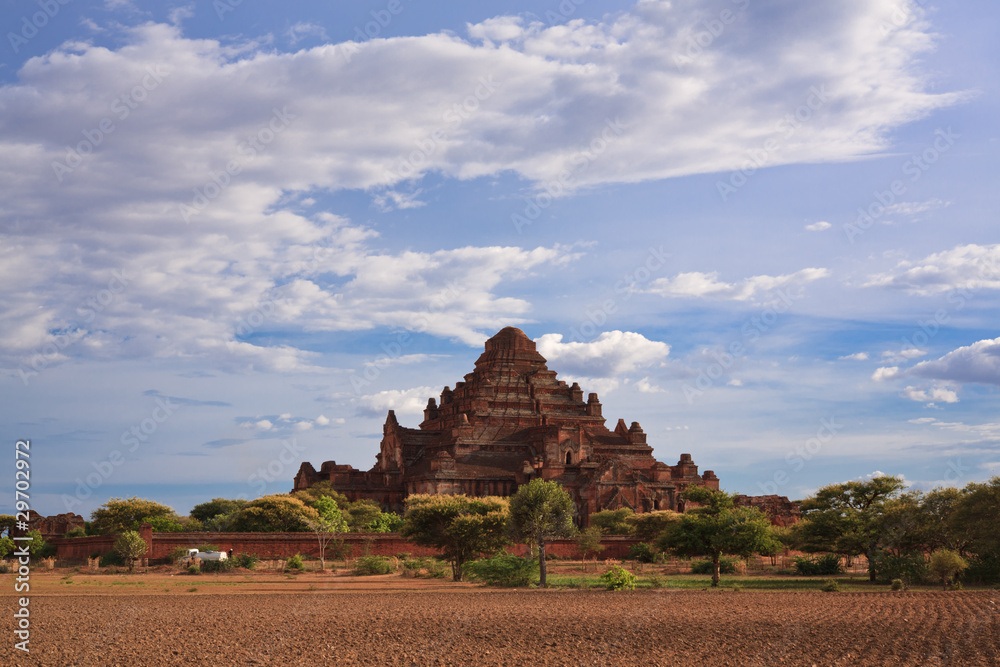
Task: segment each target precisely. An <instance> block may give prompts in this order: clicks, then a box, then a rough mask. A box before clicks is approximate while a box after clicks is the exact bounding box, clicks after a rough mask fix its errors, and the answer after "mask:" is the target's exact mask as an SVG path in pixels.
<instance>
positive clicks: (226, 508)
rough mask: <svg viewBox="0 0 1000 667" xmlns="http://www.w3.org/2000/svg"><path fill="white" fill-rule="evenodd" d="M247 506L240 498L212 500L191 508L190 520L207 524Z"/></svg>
mask: <svg viewBox="0 0 1000 667" xmlns="http://www.w3.org/2000/svg"><path fill="white" fill-rule="evenodd" d="M246 504H247V501H246V500H243V499H242V498H234V499H232V500H230V499H228V498H212V499H211V500H210V501H208V502H207V503H201V504H199V505H195V506H194V507H193V508H191V518H192V519H197V520H198V521H201V522H202V523H207V522H209V521H212V520H213V519H217V518H218V517H221V516H226V515H230V514H233V513H235V512H236V511H237V510H239V509H241V508H242V507H243V506H244V505H246Z"/></svg>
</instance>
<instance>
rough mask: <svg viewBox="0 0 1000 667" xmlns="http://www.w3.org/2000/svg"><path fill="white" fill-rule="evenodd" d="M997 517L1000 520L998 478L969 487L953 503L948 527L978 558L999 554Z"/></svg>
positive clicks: (999, 483)
mask: <svg viewBox="0 0 1000 667" xmlns="http://www.w3.org/2000/svg"><path fill="white" fill-rule="evenodd" d="M997 517H1000V477H994V478H992V479H991V480H990V481H988V482H973V483H971V484H968V485H967V486H966V487H965V488H964V489H963V490H962V496H961V498H960V499H958V500H957V501H956V503H955V506H954V510H953V511H952V513H951V515H950V517H949V518H948V524H949V526H950V528H951V530H952V531H953V532H958V533H959V534H960V535H961V536H962V537H963V538H964V539H965V545H966V547H967V548H968V549H969V550H970V551H972V552H974V553H976V554H979V555H984V554H988V553H993V554H1000V530H997Z"/></svg>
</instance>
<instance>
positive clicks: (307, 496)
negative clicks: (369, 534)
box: [292, 479, 351, 508]
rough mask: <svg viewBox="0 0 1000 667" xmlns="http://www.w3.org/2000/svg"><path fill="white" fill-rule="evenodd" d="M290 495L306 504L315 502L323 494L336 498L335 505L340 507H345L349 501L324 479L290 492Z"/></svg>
mask: <svg viewBox="0 0 1000 667" xmlns="http://www.w3.org/2000/svg"><path fill="white" fill-rule="evenodd" d="M292 495H293V496H294V497H296V498H298V499H299V500H301V501H302V502H304V503H305V504H306V505H312V504H313V503H314V502H316V501H317V500H319V499H320V498H322V497H323V496H327V497H329V498H333V499H334V500H336V501H337V506H338V507H340V508H345V507H347V506H348V505H350V503H351V501H349V500H348V499H347V496H345V495H344V494H342V493H340V492H339V491H336V490H334V488H333V486H332V485H331V484H330V481H329V480H326V479H324V480H323V481H321V482H316V483H315V484H312V485H310V486H309V488H306V489H300V490H298V491H295V492H294V493H292Z"/></svg>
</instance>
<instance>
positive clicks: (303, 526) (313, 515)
mask: <svg viewBox="0 0 1000 667" xmlns="http://www.w3.org/2000/svg"><path fill="white" fill-rule="evenodd" d="M317 519H319V512H317V511H316V510H315V509H314V508H312V507H309V506H308V505H306V504H305V503H304V502H302V501H301V500H299V499H298V498H293V497H292V496H290V495H287V494H283V493H278V494H274V495H270V496H261V497H260V498H257V499H256V500H252V501H250V502H248V503H247V504H246V505H244V506H243V507H242V508H241V509H239V510H237V511H236V514H235V515H234V516H233V521H232V524H231V526H230V527H231V529H232V530H234V531H237V532H245V533H298V532H305V531H307V530H310V528H309V522H310V521H315V520H317Z"/></svg>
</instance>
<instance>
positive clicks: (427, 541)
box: [401, 494, 510, 581]
mask: <svg viewBox="0 0 1000 667" xmlns="http://www.w3.org/2000/svg"><path fill="white" fill-rule="evenodd" d="M509 515H510V507H509V504H508V502H507V499H505V498H498V497H495V496H487V497H483V498H470V497H468V496H465V495H456V496H445V495H425V494H414V495H411V496H410V497H408V498H407V499H406V513H405V514H404V515H403V529H402V531H401V533H402V535H403V537H405V538H407V539H409V540H412V541H413V542H414V543H415V544H419V545H422V546H429V547H437V548H438V549H441V551H442V552H443V553H444V555H445V557H446V558H448V560H449V561H451V571H452V578H453V579H454V580H455V581H461V580H462V566H463V565H464V564H465V563H466V562H467V561H469V560H472V559H474V558H475V557H476V556H478V555H479V554H485V555H487V556H492V555H493V554H495V553H497V552H498V551H500V549H502V548H503V546H504V545H505V544H506V543H507V534H506V528H507V519H508V517H509Z"/></svg>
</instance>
